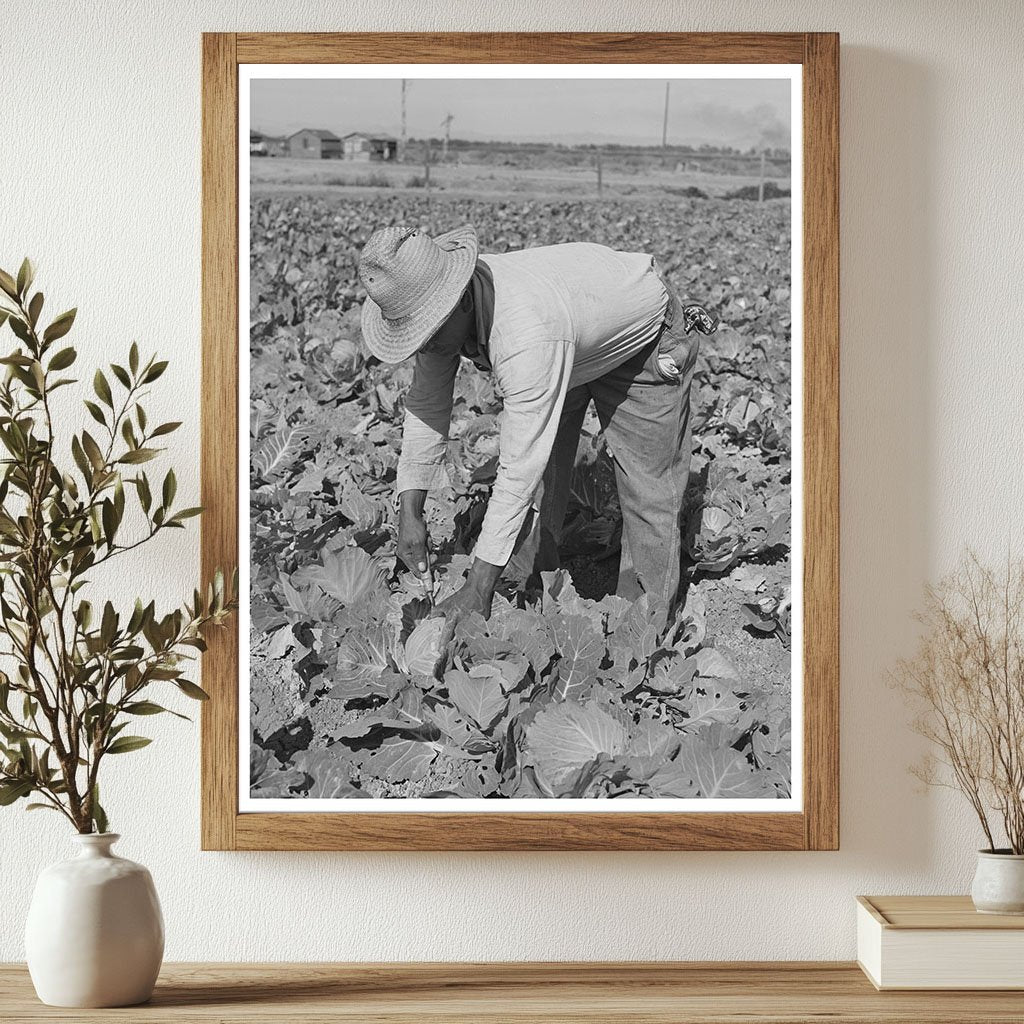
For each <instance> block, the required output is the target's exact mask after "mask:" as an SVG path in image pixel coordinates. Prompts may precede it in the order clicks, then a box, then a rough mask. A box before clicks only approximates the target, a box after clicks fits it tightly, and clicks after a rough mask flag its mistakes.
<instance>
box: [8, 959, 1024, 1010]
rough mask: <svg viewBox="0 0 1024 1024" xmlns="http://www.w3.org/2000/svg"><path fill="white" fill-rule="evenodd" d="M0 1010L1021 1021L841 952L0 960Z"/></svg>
mask: <svg viewBox="0 0 1024 1024" xmlns="http://www.w3.org/2000/svg"><path fill="white" fill-rule="evenodd" d="M0 1019H2V1020H3V1021H4V1022H5V1024H27V1022H33V1024H38V1022H39V1021H75V1022H97V1021H107V1022H113V1021H118V1022H131V1024H158V1022H167V1024H172V1022H173V1024H184V1022H194V1024H202V1022H211V1021H220V1022H225V1024H227V1022H236V1021H237V1022H241V1021H245V1022H252V1024H259V1022H261V1021H267V1022H271V1021H272V1022H274V1024H326V1022H334V1021H339V1022H351V1021H360V1022H370V1021H372V1022H374V1024H389V1022H396V1024H397V1022H402V1024H413V1022H428V1024H429V1022H436V1024H442V1022H443V1024H492V1022H493V1024H498V1022H501V1024H513V1022H515V1024H560V1022H561V1024H577V1022H578V1024H584V1022H587V1024H592V1022H598V1021H600V1022H602V1024H725V1022H730V1024H739V1022H744V1024H758V1022H772V1024H811V1022H815V1024H821V1022H822V1021H828V1022H829V1024H890V1022H892V1024H897V1022H898V1024H976V1022H977V1024H980V1022H983V1021H984V1022H986V1024H1010V1022H1013V1024H1020V1021H1021V1020H1024V993H1020V992H1016V993H1014V992H878V991H876V990H875V989H874V988H873V986H872V985H871V983H870V982H869V981H868V980H867V978H866V977H865V976H864V975H863V974H862V973H861V971H860V969H859V968H858V967H857V966H856V965H854V964H849V963H775V964H764V963H761V964H744V963H728V964H711V963H707V964H685V963H679V964H672V963H656V964H651V963H586V964H551V963H547V964H531V963H519V964H437V963H430V964H167V965H165V967H164V970H163V973H162V974H161V977H160V981H159V982H158V983H157V988H156V993H155V994H154V996H153V999H152V1001H151V1002H150V1003H149V1004H146V1005H144V1006H136V1007H131V1008H127V1009H120V1010H60V1009H56V1008H54V1007H48V1006H43V1005H42V1004H41V1003H39V1002H38V1001H37V999H36V997H35V993H34V992H33V990H32V985H31V983H30V981H29V978H28V972H27V971H26V970H25V968H24V967H23V966H22V965H20V964H19V965H7V966H0Z"/></svg>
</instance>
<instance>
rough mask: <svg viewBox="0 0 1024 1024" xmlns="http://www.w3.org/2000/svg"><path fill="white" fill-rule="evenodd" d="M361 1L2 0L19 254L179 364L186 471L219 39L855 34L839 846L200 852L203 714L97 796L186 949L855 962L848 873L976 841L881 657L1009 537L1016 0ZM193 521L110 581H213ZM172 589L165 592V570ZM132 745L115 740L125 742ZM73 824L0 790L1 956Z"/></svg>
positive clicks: (1016, 501) (847, 154)
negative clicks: (7, 798)
mask: <svg viewBox="0 0 1024 1024" xmlns="http://www.w3.org/2000/svg"><path fill="white" fill-rule="evenodd" d="M437 9H439V10H442V11H443V12H444V14H443V16H434V17H432V18H427V17H425V16H424V13H423V12H424V11H426V10H427V8H425V7H424V5H422V4H421V3H418V2H417V3H413V2H406V0H380V2H379V3H376V4H372V5H369V6H367V5H364V4H355V3H350V4H341V3H329V2H327V0H308V2H305V3H298V2H288V0H274V2H268V3H256V2H248V3H246V2H229V0H218V2H214V0H210V2H199V0H192V2H182V0H178V2H175V3H157V2H152V3H139V2H131V0H119V2H117V3H114V2H107V0H104V2H100V0H93V2H82V0H77V2H71V0H32V2H29V0H8V2H7V5H6V7H5V19H4V20H5V24H4V27H3V30H2V32H0V96H2V101H0V127H2V129H3V133H2V138H0V266H4V267H6V268H8V269H9V268H11V267H12V266H14V265H15V263H16V261H17V260H18V259H20V257H21V256H22V255H23V254H25V253H29V254H31V255H32V256H33V257H34V258H35V259H36V260H37V262H38V265H39V274H40V279H41V282H42V284H43V285H44V286H45V287H46V290H47V292H48V293H49V294H50V295H51V296H52V297H53V300H54V303H55V305H56V306H60V307H61V308H64V307H66V306H69V305H75V304H77V305H78V306H80V307H81V313H80V315H79V319H78V324H77V326H76V328H75V332H74V338H75V339H76V341H77V344H78V346H79V349H80V351H81V353H82V362H83V365H85V366H90V365H92V364H94V363H95V362H98V361H100V360H107V359H111V358H117V357H118V355H119V354H121V353H123V352H124V351H125V349H126V346H127V345H128V343H129V342H130V340H131V339H132V338H138V339H139V341H140V344H141V345H142V347H143V349H144V350H148V349H156V350H159V351H160V352H161V353H162V354H163V355H165V356H170V357H171V358H172V360H173V361H172V366H171V369H170V370H169V371H168V374H167V375H166V377H165V383H164V384H163V387H162V388H161V389H160V390H159V391H158V393H157V397H156V399H155V400H154V401H153V402H152V403H151V406H152V408H151V412H152V413H153V414H154V415H156V414H157V413H158V411H162V412H164V413H166V414H167V415H168V416H170V415H171V413H172V412H173V413H174V414H175V415H174V416H173V418H175V419H182V420H184V421H185V422H186V424H187V428H188V429H187V430H186V429H183V430H182V431H180V432H179V435H177V440H176V443H175V446H174V449H173V455H174V458H175V460H176V462H177V466H178V471H179V472H178V475H179V479H180V480H181V488H180V490H182V491H183V492H184V493H185V494H186V495H187V494H189V493H192V494H193V495H195V494H197V492H198V465H197V462H198V459H197V431H198V414H199V394H198V386H199V283H200V268H199V230H200V225H199V196H200V172H199V33H200V32H201V31H202V30H270V29H278V30H281V29H289V30H319V31H324V30H332V29H333V30H364V31H373V30H417V29H419V30H422V29H431V30H442V31H447V30H459V29H488V30H517V29H518V30H526V29H548V30H556V29H559V30H599V29H604V30H623V31H624V30H637V31H644V30H673V31H681V30H726V29H749V30H763V31H779V30H815V29H817V30H838V31H839V32H841V33H842V43H843V47H842V89H843V98H842V232H843V236H842V402H843V408H842V430H843V434H842V437H843V440H842V473H843V475H842V514H843V520H842V545H843V547H842V582H841V591H842V602H843V614H842V651H843V654H842V685H843V696H842V772H843V784H842V850H841V851H840V852H838V853H812V854H782V853H775V854H764V853H733V854H687V853H678V854H647V855H640V854H597V853H595V854H583V855H581V854H577V853H573V854H525V855H524V854H495V855H483V854H471V853H466V854H409V855H395V854H390V855H389V854H360V855H354V854H353V855H345V854H315V853H311V854H304V855H298V854H244V853H201V852H200V851H199V838H198V803H199V791H198V790H199V787H198V762H199V752H198V737H197V731H196V730H195V729H194V728H191V727H189V726H187V725H185V724H184V723H181V722H177V721H175V720H170V721H166V722H165V721H163V720H160V721H159V723H158V725H157V728H158V729H159V738H158V742H157V743H155V744H153V746H152V747H150V748H149V749H148V750H147V751H144V752H143V753H141V754H139V755H132V756H131V757H129V758H125V759H123V760H122V761H121V762H120V763H119V764H118V765H117V770H116V771H115V772H114V777H113V778H112V779H111V780H110V781H109V784H108V794H107V800H106V802H107V803H108V804H109V806H110V810H111V813H112V816H113V818H114V824H115V825H116V827H117V830H118V831H120V832H122V833H123V835H124V836H125V838H124V840H123V841H122V844H121V847H122V849H121V852H122V853H123V854H125V855H126V856H130V857H133V858H135V859H137V860H141V861H143V862H144V863H146V864H147V865H149V867H150V868H151V870H152V872H153V875H154V877H155V879H156V882H157V885H158V888H159V891H160V894H161V897H162V900H163V904H164V911H165V916H166V919H167V933H168V946H167V955H168V958H169V959H182V960H188V959H196V960H203V959H215V960H231V959H236V958H244V959H267V960H275V959H290V960H302V959H326V960H330V959H338V960H345V959H352V960H360V959H369V960H379V959H380V960H383V959H395V960H402V959H425V960H444V959H489V958H493V959H520V958H531V959H605V958H607V959H618V958H625V959H629V958H666V959H677V958H678V959H687V958H693V959H732V958H739V959H758V958H781V959H786V958H791V959H817V958H835V957H839V958H849V957H851V956H852V955H853V952H854V910H853V897H854V895H856V894H857V893H864V892H920V893H927V892H964V891H966V889H967V886H968V885H969V879H970V873H971V871H972V859H973V853H972V851H973V850H974V849H975V848H976V847H977V846H978V845H979V836H978V834H977V829H976V828H975V827H974V825H973V824H972V822H971V821H970V818H969V816H968V814H967V813H966V812H965V810H964V808H963V807H962V806H961V805H960V804H959V803H958V802H957V800H956V799H955V798H954V797H952V796H949V795H946V794H943V793H942V792H941V791H932V792H930V793H928V794H927V795H924V794H922V793H920V792H919V791H918V789H917V785H916V783H914V782H913V781H912V780H911V779H910V777H909V776H908V775H907V774H906V772H905V765H906V763H907V761H908V760H909V759H910V758H911V756H912V755H913V751H914V750H915V749H916V743H915V741H914V740H913V739H912V737H911V736H910V734H909V733H908V731H907V729H906V726H905V720H906V713H905V712H904V710H903V708H902V705H901V703H900V701H899V699H898V698H897V697H896V696H895V695H894V694H893V693H892V692H891V691H890V690H889V689H888V688H887V686H886V683H885V673H886V671H887V669H888V668H889V667H890V666H891V665H892V662H893V660H894V658H895V657H897V656H898V655H899V654H900V653H906V652H907V650H908V648H909V644H910V641H911V638H912V636H913V630H912V624H911V621H910V619H909V613H910V611H911V609H912V608H913V606H914V605H915V603H916V602H917V601H918V598H919V593H920V587H921V584H922V583H923V581H924V580H925V579H926V578H928V577H932V576H934V575H936V574H937V573H939V572H940V571H941V570H942V569H944V568H945V567H947V566H948V565H949V564H950V563H951V562H952V561H953V560H955V558H956V557H957V556H958V554H959V552H960V550H961V547H962V545H964V544H967V543H970V544H973V545H975V546H976V547H977V549H978V550H979V551H980V552H981V554H983V555H985V556H987V557H991V558H999V557H1002V556H1003V555H1004V554H1005V551H1006V547H1007V544H1008V542H1009V543H1010V544H1012V545H1017V546H1018V547H1019V544H1020V541H1021V531H1020V528H1019V521H1020V510H1021V504H1022V498H1024V493H1022V486H1021V477H1022V472H1021V439H1022V436H1024V430H1022V428H1024V422H1022V412H1021V409H1022V404H1021V398H1020V396H1021V394H1022V392H1024V357H1022V355H1021V343H1020V336H1021V324H1022V323H1024V301H1022V298H1021V295H1022V290H1021V288H1020V287H1019V282H1018V274H1019V271H1020V262H1021V251H1022V242H1024V238H1022V227H1024V212H1022V211H1024V202H1022V199H1021V194H1020V190H1021V187H1022V184H1024V182H1022V177H1021V163H1020V154H1021V153H1022V152H1024V121H1022V119H1021V117H1020V101H1021V77H1020V65H1019V54H1020V52H1021V49H1022V46H1024V31H1022V22H1021V14H1020V8H1019V6H1018V4H1017V3H1016V2H1015V0H1007V2H995V0H986V2H983V3H968V2H955V0H943V2H926V0H918V2H912V0H902V2H899V0H897V2H893V0H875V2H868V0H859V2H854V0H849V2H844V3H839V2H831V3H830V2H826V0H790V2H786V3H780V2H776V3H772V4H765V3H761V2H759V0H732V2H728V0H720V2H710V0H703V2H696V0H691V2H684V0H647V2H640V0H634V2H633V3H632V4H628V5H622V4H620V3H614V2H610V0H590V2H588V3H582V2H578V3H575V4H568V5H558V6H557V7H556V6H555V5H554V4H549V3H544V2H543V0H518V2H515V0H512V2H510V0H494V2H493V3H490V4H479V3H476V2H472V3H470V2H465V0H460V2H455V0H448V2H446V3H443V4H439V5H438V8H437ZM197 533H198V531H197V530H195V529H193V530H192V531H190V532H189V534H188V535H187V537H186V538H184V539H180V538H179V537H175V538H174V540H175V541H177V544H172V543H169V542H168V543H165V544H163V545H161V546H159V547H157V546H154V548H153V550H151V551H150V552H149V554H148V556H147V558H146V561H145V562H142V561H140V562H139V563H137V564H136V566H135V567H134V569H133V571H132V574H131V577H130V578H118V579H116V580H114V581H112V586H113V588H114V592H115V593H116V595H117V596H119V597H121V598H124V599H128V598H130V597H133V596H134V594H135V588H136V587H139V588H143V589H145V590H146V592H147V593H148V592H149V589H148V588H151V587H152V586H153V585H154V584H155V583H159V584H163V582H164V581H166V591H167V594H168V598H170V597H171V595H182V596H183V595H185V594H187V593H188V592H189V591H190V590H191V587H192V585H193V580H194V578H195V575H196V572H197V552H196V538H197ZM161 589H163V588H162V587H161ZM111 768H112V769H113V768H114V765H111ZM70 846H71V844H70V841H69V839H68V836H67V834H66V830H65V829H64V828H62V827H60V823H59V822H58V820H57V819H56V817H55V816H53V819H52V820H51V817H50V816H48V815H37V814H29V815H26V814H25V813H24V812H23V811H21V810H18V811H16V812H13V811H11V810H0V908H2V909H0V960H2V959H18V958H20V957H21V956H22V944H21V937H20V932H21V922H22V920H23V919H24V915H25V912H26V908H27V905H28V899H29V894H30V888H31V880H32V879H33V878H34V875H35V873H36V871H37V870H38V869H39V868H40V867H41V866H42V865H45V864H46V863H48V862H50V861H52V860H54V859H56V858H58V857H61V856H63V855H64V854H65V853H67V852H68V851H69V848H70Z"/></svg>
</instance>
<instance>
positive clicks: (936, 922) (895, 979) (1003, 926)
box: [857, 896, 1024, 1019]
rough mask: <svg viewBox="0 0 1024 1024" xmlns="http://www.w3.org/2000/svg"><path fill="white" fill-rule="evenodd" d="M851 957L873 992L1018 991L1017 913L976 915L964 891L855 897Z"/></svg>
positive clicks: (1022, 937)
mask: <svg viewBox="0 0 1024 1024" xmlns="http://www.w3.org/2000/svg"><path fill="white" fill-rule="evenodd" d="M857 962H858V963H859V964H860V966H861V969H862V970H863V971H864V973H865V974H866V975H867V976H868V978H869V979H870V980H871V983H872V984H873V985H874V986H875V988H877V989H915V988H916V989H922V988H924V989H965V988H968V989H969V988H976V989H1024V915H1020V916H1018V915H1014V914H979V913H978V912H977V911H976V910H975V909H974V904H973V903H972V902H971V898H970V896H858V897H857ZM1021 1012H1022V1019H1024V1003H1022V1006H1021Z"/></svg>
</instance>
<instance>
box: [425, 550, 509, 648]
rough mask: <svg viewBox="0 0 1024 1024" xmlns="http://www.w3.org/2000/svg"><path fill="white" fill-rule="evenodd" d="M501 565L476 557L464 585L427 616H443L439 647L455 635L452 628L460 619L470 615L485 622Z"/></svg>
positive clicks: (447, 642) (446, 644)
mask: <svg viewBox="0 0 1024 1024" xmlns="http://www.w3.org/2000/svg"><path fill="white" fill-rule="evenodd" d="M504 568H505V567H504V566H503V565H491V563H490V562H484V561H482V560H481V559H479V558H477V559H474V561H473V567H472V568H471V569H470V570H469V574H468V575H467V577H466V582H465V583H464V584H463V585H462V586H461V587H460V588H459V589H458V590H456V591H455V593H454V594H452V595H451V597H446V598H445V599H444V600H443V601H442V602H441V603H440V604H439V605H438V606H437V607H436V608H434V610H433V611H432V612H431V613H430V616H429V617H430V618H437V617H439V616H443V617H444V620H445V624H444V632H443V633H442V634H441V646H442V648H444V647H447V646H448V644H449V643H450V642H451V639H452V637H453V636H454V635H455V627H456V626H458V624H459V623H460V622H462V620H463V619H468V618H469V617H470V616H471V615H472V614H473V613H474V612H477V613H479V614H480V615H482V616H483V617H484V618H485V619H487V618H490V615H491V603H492V601H493V600H494V588H495V587H496V586H497V585H498V579H499V578H500V576H501V573H502V570H503V569H504Z"/></svg>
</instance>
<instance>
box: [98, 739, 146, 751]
mask: <svg viewBox="0 0 1024 1024" xmlns="http://www.w3.org/2000/svg"><path fill="white" fill-rule="evenodd" d="M152 742H153V741H152V740H151V739H149V738H148V737H147V736H118V738H117V739H116V740H114V742H113V743H111V744H110V746H109V747H107V749H106V753H108V754H128V753H131V751H133V750H141V749H142V748H143V747H148V746H149V745H150V743H152Z"/></svg>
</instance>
